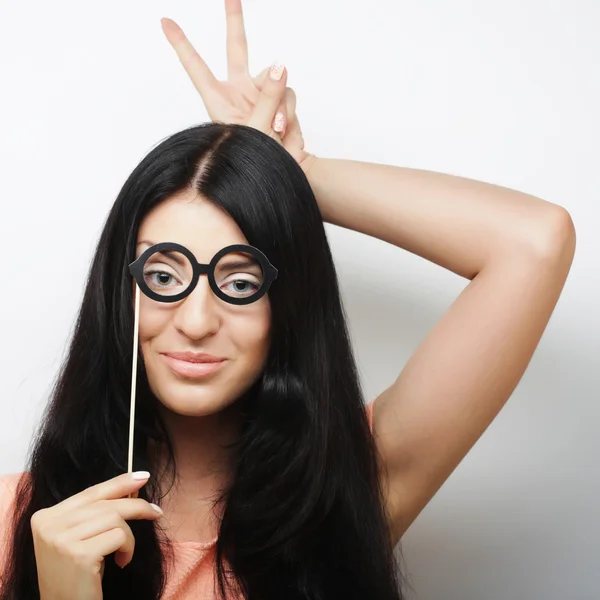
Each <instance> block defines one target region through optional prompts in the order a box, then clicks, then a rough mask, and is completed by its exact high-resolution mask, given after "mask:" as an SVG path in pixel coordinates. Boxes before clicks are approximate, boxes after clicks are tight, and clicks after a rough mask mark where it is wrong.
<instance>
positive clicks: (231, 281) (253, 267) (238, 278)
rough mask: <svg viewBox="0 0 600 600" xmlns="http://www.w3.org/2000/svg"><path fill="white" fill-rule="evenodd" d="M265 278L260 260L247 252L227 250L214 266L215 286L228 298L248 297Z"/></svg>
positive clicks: (257, 289)
mask: <svg viewBox="0 0 600 600" xmlns="http://www.w3.org/2000/svg"><path fill="white" fill-rule="evenodd" d="M264 280H265V277H264V273H263V270H262V267H261V265H260V262H258V260H257V259H256V258H255V257H254V256H252V254H249V253H247V252H228V253H227V254H225V255H223V256H222V257H221V258H220V259H219V262H218V263H217V264H216V266H215V281H216V283H217V287H218V288H219V289H220V290H221V291H222V292H223V293H224V294H226V295H227V296H229V297H230V298H250V297H252V296H254V295H255V294H256V293H257V292H258V291H259V290H260V288H261V287H262V285H263V282H264Z"/></svg>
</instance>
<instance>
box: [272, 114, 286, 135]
mask: <svg viewBox="0 0 600 600" xmlns="http://www.w3.org/2000/svg"><path fill="white" fill-rule="evenodd" d="M284 129H285V117H284V116H283V113H277V114H276V115H275V118H274V119H273V131H276V132H277V133H281V132H282V131H283V130H284Z"/></svg>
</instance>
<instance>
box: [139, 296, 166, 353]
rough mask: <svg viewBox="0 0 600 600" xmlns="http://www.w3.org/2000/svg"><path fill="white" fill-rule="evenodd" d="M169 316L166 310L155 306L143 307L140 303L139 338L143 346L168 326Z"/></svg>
mask: <svg viewBox="0 0 600 600" xmlns="http://www.w3.org/2000/svg"><path fill="white" fill-rule="evenodd" d="M170 319H171V314H170V313H169V311H167V310H161V308H160V307H158V308H157V307H156V306H144V301H143V300H142V301H141V303H140V320H139V337H140V343H141V344H144V343H145V342H148V341H149V340H151V339H152V338H155V337H156V336H158V335H160V333H161V332H162V331H164V330H165V328H166V327H167V326H168V324H169V321H170Z"/></svg>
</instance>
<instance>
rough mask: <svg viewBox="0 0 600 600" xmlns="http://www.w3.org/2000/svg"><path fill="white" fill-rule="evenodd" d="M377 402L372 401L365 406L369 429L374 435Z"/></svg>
mask: <svg viewBox="0 0 600 600" xmlns="http://www.w3.org/2000/svg"><path fill="white" fill-rule="evenodd" d="M374 402H375V400H371V401H370V402H368V403H367V404H366V405H365V410H366V411H367V419H368V420H369V427H370V429H371V433H373V404H374Z"/></svg>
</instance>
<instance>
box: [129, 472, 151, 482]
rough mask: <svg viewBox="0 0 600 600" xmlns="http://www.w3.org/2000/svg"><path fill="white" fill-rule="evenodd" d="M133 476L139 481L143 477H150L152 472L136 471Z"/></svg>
mask: <svg viewBox="0 0 600 600" xmlns="http://www.w3.org/2000/svg"><path fill="white" fill-rule="evenodd" d="M131 476H132V477H133V478H134V479H136V480H138V481H139V480H141V479H148V477H150V473H148V471H136V472H135V473H132V474H131Z"/></svg>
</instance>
